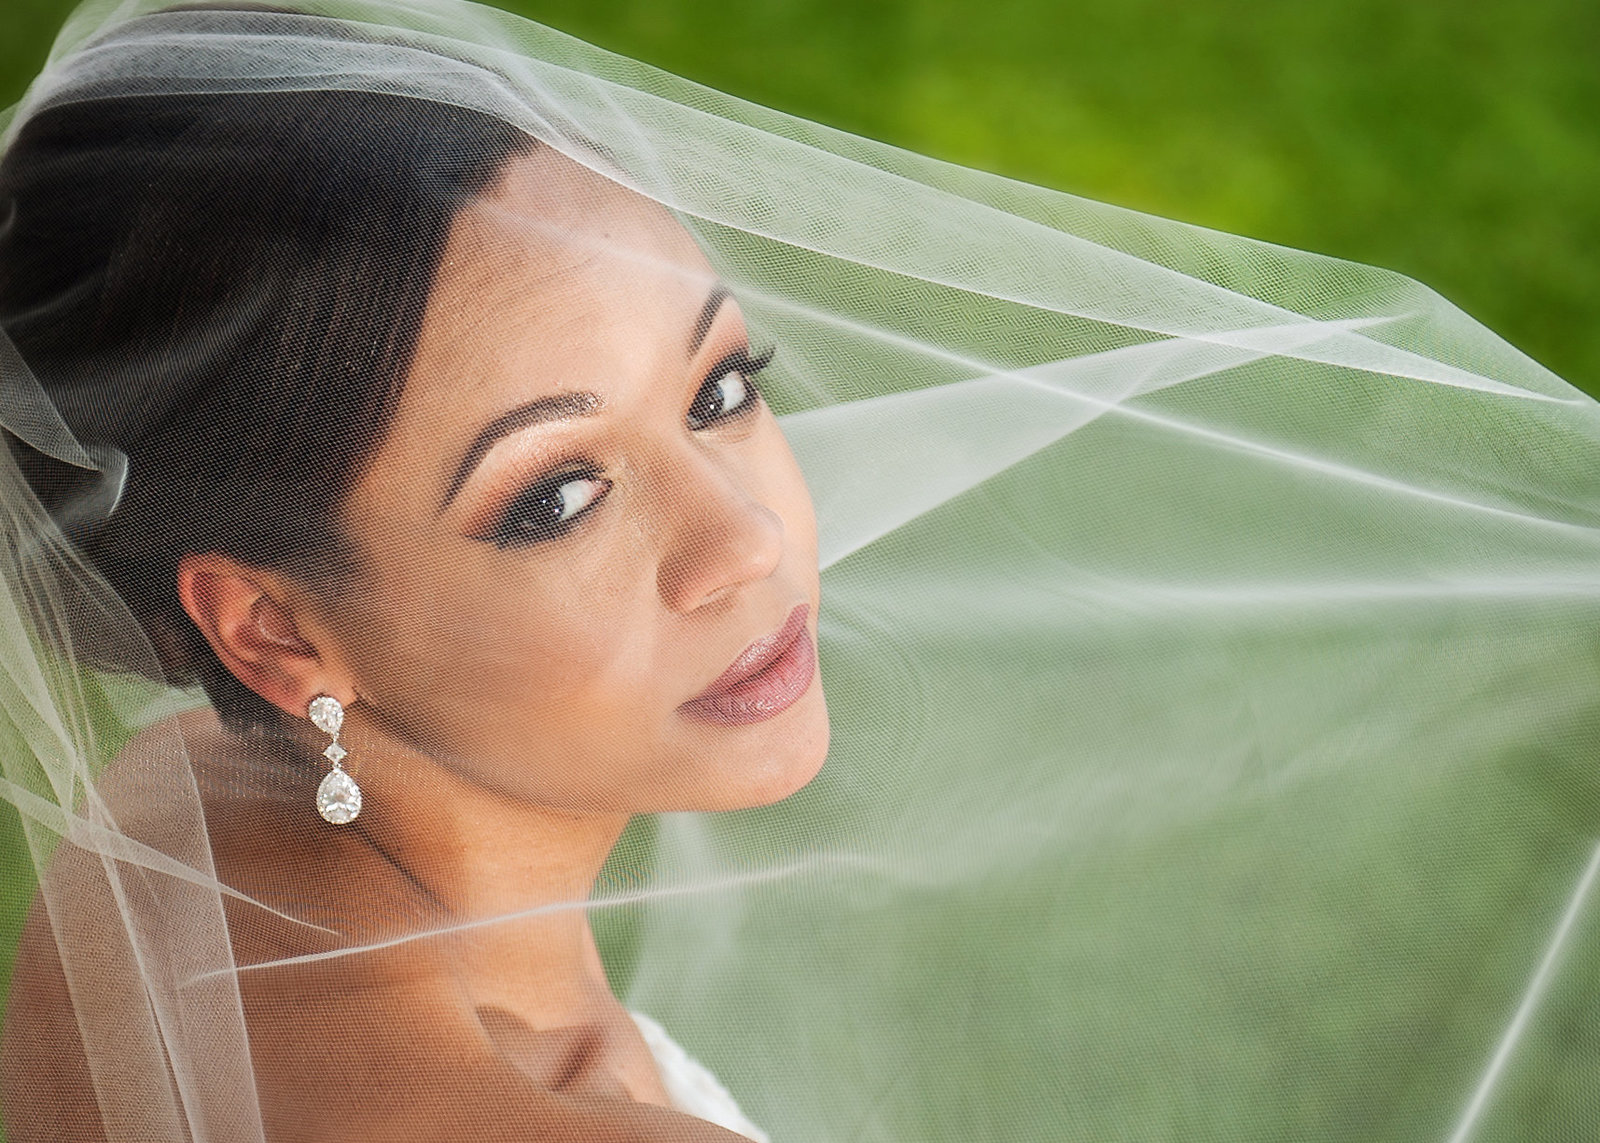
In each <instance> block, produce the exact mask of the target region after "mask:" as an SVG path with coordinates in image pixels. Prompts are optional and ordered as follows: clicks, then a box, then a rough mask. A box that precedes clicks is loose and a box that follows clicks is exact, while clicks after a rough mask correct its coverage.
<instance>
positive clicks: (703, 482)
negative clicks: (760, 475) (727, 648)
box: [656, 458, 784, 613]
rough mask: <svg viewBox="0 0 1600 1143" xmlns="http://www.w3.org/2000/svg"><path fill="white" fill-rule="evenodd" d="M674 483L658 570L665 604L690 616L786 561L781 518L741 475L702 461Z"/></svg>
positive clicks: (761, 578)
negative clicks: (671, 520)
mask: <svg viewBox="0 0 1600 1143" xmlns="http://www.w3.org/2000/svg"><path fill="white" fill-rule="evenodd" d="M686 468H687V469H688V470H685V469H680V470H679V473H678V475H679V476H681V477H682V480H681V481H680V482H675V484H676V487H675V488H674V494H675V500H676V503H675V505H674V508H673V513H672V514H673V516H674V517H675V522H674V524H675V526H674V527H673V528H672V530H671V532H670V534H669V535H668V536H667V537H666V547H665V550H664V551H663V552H662V555H661V562H660V564H659V565H658V568H657V571H656V585H657V589H658V590H659V591H660V593H661V599H662V601H663V602H664V603H665V604H666V605H667V607H668V608H669V609H670V610H672V611H676V612H680V613H687V612H690V611H693V610H695V609H696V608H698V607H703V606H704V605H705V604H707V603H711V602H714V601H715V600H717V599H719V598H721V597H722V596H724V595H727V594H728V593H730V592H732V591H733V590H735V589H737V588H738V587H740V586H742V585H744V584H747V583H755V582H758V581H760V580H763V579H765V578H767V577H768V576H769V575H771V574H772V573H773V572H774V571H775V570H777V567H778V562H779V560H780V559H781V558H782V557H783V541H784V528H783V518H782V517H781V516H779V515H778V514H777V513H776V512H774V511H773V510H772V509H771V508H769V507H767V506H766V505H765V504H763V503H761V501H760V500H759V498H757V497H755V496H753V495H752V494H751V491H750V490H749V489H748V488H746V487H745V486H744V485H743V484H742V483H741V482H740V481H739V479H738V476H737V474H735V473H730V472H727V471H724V470H722V469H720V468H719V467H718V466H716V465H715V464H714V463H713V462H710V461H709V460H707V459H704V458H701V459H700V460H699V463H692V464H691V465H689V466H686Z"/></svg>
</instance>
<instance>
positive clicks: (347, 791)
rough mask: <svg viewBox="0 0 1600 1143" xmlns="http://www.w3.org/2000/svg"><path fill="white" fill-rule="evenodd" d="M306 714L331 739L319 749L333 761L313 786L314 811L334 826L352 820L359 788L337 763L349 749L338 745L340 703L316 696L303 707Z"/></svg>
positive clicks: (356, 811)
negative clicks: (307, 705)
mask: <svg viewBox="0 0 1600 1143" xmlns="http://www.w3.org/2000/svg"><path fill="white" fill-rule="evenodd" d="M306 716H307V717H308V718H310V719H311V722H312V724H313V725H315V726H316V728H317V729H318V730H320V731H322V732H323V733H324V734H326V735H329V736H330V737H331V738H332V739H333V741H332V742H330V743H328V745H327V747H326V749H324V750H323V751H322V756H323V757H324V758H326V759H327V760H328V761H329V762H332V763H333V769H332V770H329V771H328V773H327V775H326V776H325V777H324V778H323V779H322V785H320V786H318V787H317V812H318V813H319V814H321V815H322V816H323V818H324V819H325V820H327V821H330V822H332V823H333V824H334V825H344V824H345V823H346V822H353V821H355V820H356V815H357V814H359V813H360V812H361V787H360V786H358V785H356V780H355V779H354V778H352V777H351V776H350V775H349V774H346V773H345V772H344V767H343V766H341V765H339V763H341V762H343V761H344V759H345V755H347V754H349V753H350V752H349V751H348V750H346V749H345V748H344V747H343V746H341V745H340V744H339V728H340V727H341V726H343V725H344V706H343V705H342V704H341V703H340V702H339V700H338V699H336V698H334V697H333V696H332V695H318V696H317V697H316V698H314V699H312V700H311V705H310V706H309V707H307V708H306Z"/></svg>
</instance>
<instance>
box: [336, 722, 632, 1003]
mask: <svg viewBox="0 0 1600 1143" xmlns="http://www.w3.org/2000/svg"><path fill="white" fill-rule="evenodd" d="M361 753H362V755H363V757H361V758H360V759H357V758H356V757H355V756H354V754H353V755H352V758H351V759H350V765H349V767H348V768H349V769H350V772H351V774H352V776H353V777H355V778H356V779H357V780H358V781H359V783H360V785H361V788H362V794H363V802H364V806H363V809H362V812H361V816H360V818H358V819H357V821H356V823H355V825H356V826H357V827H359V828H360V829H361V830H362V831H363V833H364V834H365V836H366V837H368V838H369V839H370V840H371V842H372V844H373V845H374V846H376V847H377V848H378V849H379V850H381V851H382V852H383V854H384V855H385V856H386V857H387V858H388V859H389V860H391V861H392V862H394V863H395V864H396V865H397V866H399V867H400V868H401V869H403V870H404V871H405V873H406V874H407V876H409V877H410V878H411V880H412V881H414V882H415V883H416V884H417V885H418V886H419V887H420V888H422V889H423V890H424V891H426V892H427V893H428V894H429V895H430V896H431V897H432V898H433V899H434V900H435V901H436V902H438V904H439V905H440V906H441V907H442V911H443V912H444V913H445V915H446V917H447V920H446V921H445V924H446V925H450V924H452V923H457V924H465V925H466V926H467V927H466V928H465V929H463V930H462V931H461V932H460V933H459V934H458V935H455V936H452V937H451V938H449V939H451V940H452V941H454V942H456V950H457V952H456V955H459V956H460V958H461V964H462V967H463V973H464V978H465V979H464V980H463V983H464V985H465V986H466V987H467V989H468V991H469V992H470V993H471V994H472V998H473V1000H474V1002H475V1003H477V1004H478V1005H480V1006H489V1005H493V1006H497V1007H501V1008H506V1009H508V1010H509V1011H511V1012H513V1013H516V1014H517V1015H519V1016H520V1017H522V1018H523V1019H524V1020H526V1021H527V1022H529V1023H530V1024H532V1025H533V1026H535V1027H540V1026H543V1027H559V1026H564V1025H568V1024H573V1023H577V1022H579V1021H581V1020H583V1019H584V1018H586V1016H587V1015H589V1014H592V1013H593V1011H594V1010H595V1008H596V1006H597V1005H604V1004H607V1003H614V1001H612V998H611V993H610V990H609V988H608V987H607V984H606V979H605V973H604V970H603V968H602V966H601V963H600V957H599V954H598V952H597V951H596V948H595V944H594V936H593V933H592V931H591V929H590V926H589V916H588V911H587V910H586V909H583V908H581V907H576V906H581V905H582V903H583V902H584V901H586V900H587V899H588V897H589V895H590V894H591V892H592V891H593V888H594V882H595V878H596V877H597V876H598V875H599V873H600V867H601V866H602V865H603V864H604V862H605V859H606V855H607V854H609V853H610V852H611V848H612V846H613V845H615V844H616V840H617V837H618V836H619V835H620V834H621V832H622V829H623V827H624V826H625V825H626V824H627V821H628V815H626V814H617V813H608V814H586V813H574V812H568V811H558V810H553V809H549V808H547V807H541V806H535V805H530V804H528V803H526V802H522V801H519V800H517V799H514V798H511V797H509V796H507V795H505V794H503V793H500V792H498V791H494V790H489V789H486V788H484V787H483V786H481V785H478V784H476V783H473V782H471V781H469V780H467V779H465V778H463V777H461V776H460V775H458V774H455V773H453V772H451V771H449V770H447V769H446V768H444V767H443V766H441V765H439V764H438V763H437V762H435V761H433V760H432V759H430V758H426V757H424V756H422V755H420V754H417V753H415V752H412V751H409V750H406V749H404V748H391V749H388V750H384V749H382V748H378V749H376V750H374V749H370V748H369V749H364V750H363V751H361ZM473 922H483V923H482V924H473Z"/></svg>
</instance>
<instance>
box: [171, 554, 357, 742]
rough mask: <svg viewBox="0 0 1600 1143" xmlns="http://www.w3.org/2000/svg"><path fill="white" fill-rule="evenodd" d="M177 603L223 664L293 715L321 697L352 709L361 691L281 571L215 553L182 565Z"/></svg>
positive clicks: (302, 712)
mask: <svg viewBox="0 0 1600 1143" xmlns="http://www.w3.org/2000/svg"><path fill="white" fill-rule="evenodd" d="M177 586H178V599H179V601H180V602H181V603H182V604H183V609H184V610H185V611H186V612H188V613H189V618H190V619H192V620H194V623H195V626H197V627H198V628H200V632H201V634H203V635H204V636H205V637H206V642H208V643H210V644H211V649H212V650H213V651H215V652H216V655H217V658H218V659H220V660H221V661H222V665H223V666H224V667H226V668H228V670H229V671H231V672H232V673H233V675H234V677H235V678H237V679H238V680H239V681H240V682H241V683H243V684H244V685H245V686H247V687H249V688H250V689H251V690H252V691H254V692H255V693H256V694H258V695H260V696H261V697H262V698H264V699H266V700H267V701H268V702H270V703H271V704H272V705H273V706H276V707H277V708H278V709H280V710H282V711H284V712H285V713H287V714H290V715H292V716H294V717H295V718H304V717H305V715H306V706H307V705H308V704H309V703H310V702H311V700H312V699H313V698H315V697H316V696H317V695H319V694H327V695H332V696H333V697H334V698H336V699H338V700H339V701H340V702H342V703H344V704H345V705H346V706H348V705H350V704H351V703H352V702H354V701H355V688H354V686H353V685H352V682H351V680H350V679H349V678H347V677H345V674H346V673H345V672H344V671H343V670H342V669H341V667H340V665H339V658H338V655H337V654H336V653H335V648H334V647H333V646H332V645H331V640H330V637H329V636H328V634H327V633H326V632H322V631H321V630H320V624H317V623H316V622H315V620H314V618H313V617H312V615H311V613H310V610H309V608H308V607H307V606H306V605H305V600H304V595H303V593H302V592H300V591H298V590H296V589H295V588H294V586H293V585H291V584H290V583H289V581H287V580H286V579H284V578H283V577H281V576H279V575H276V574H275V573H272V572H268V571H264V570H262V569H259V568H252V567H249V566H247V565H245V564H241V563H239V562H238V561H237V560H234V559H232V558H230V557H228V556H224V555H219V554H216V553H206V554H202V555H186V556H184V557H183V558H182V559H181V560H179V561H178V584H177Z"/></svg>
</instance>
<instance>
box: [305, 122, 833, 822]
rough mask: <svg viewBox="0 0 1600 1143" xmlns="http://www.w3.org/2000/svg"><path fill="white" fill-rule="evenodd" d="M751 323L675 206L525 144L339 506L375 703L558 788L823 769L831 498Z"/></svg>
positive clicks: (568, 794) (777, 783) (354, 649)
mask: <svg viewBox="0 0 1600 1143" xmlns="http://www.w3.org/2000/svg"><path fill="white" fill-rule="evenodd" d="M759 348H760V347H756V350H759ZM756 350H752V348H751V346H750V343H749V341H748V335H747V333H746V331H745V327H744V322H743V319H742V317H741V315H740V312H739V307H738V305H737V303H736V302H735V301H734V300H733V299H732V298H731V297H729V296H728V295H727V293H726V291H725V290H723V289H722V288H721V287H720V286H718V284H717V282H716V279H715V277H714V275H713V274H712V273H711V270H710V267H709V265H708V264H707V262H706V260H705V259H704V257H703V256H702V255H701V253H700V251H699V249H698V248H697V247H696V245H695V243H694V242H693V240H691V238H690V237H689V235H688V233H687V232H686V231H685V230H684V229H683V228H682V227H681V226H680V225H678V223H677V222H676V221H674V220H673V218H672V217H671V215H670V214H668V213H667V211H665V210H664V209H662V208H661V207H659V206H657V205H656V204H654V203H652V202H650V201H649V200H647V199H644V198H642V197H640V196H638V195H636V194H634V193H632V192H630V191H627V190H625V189H623V188H621V187H619V186H617V185H616V184H614V183H611V182H609V181H607V180H605V179H603V178H601V177H599V176H597V175H595V174H593V173H592V172H590V171H588V170H587V169H585V168H584V167H582V166H580V165H579V164H577V163H574V162H572V161H571V160H568V159H566V158H564V157H562V156H560V155H558V154H556V153H555V152H553V151H550V150H548V149H541V150H538V151H536V152H534V153H532V154H530V155H526V156H521V157H518V158H515V159H513V160H511V162H510V163H509V164H508V166H507V168H506V170H505V172H504V174H503V177H502V178H501V180H500V181H499V183H498V184H497V185H496V186H495V187H494V188H492V189H491V190H490V191H489V192H488V193H487V194H486V195H484V196H483V197H482V198H481V199H480V200H479V201H477V202H475V203H474V204H472V205H470V206H469V207H467V208H466V209H465V210H464V211H463V212H462V213H461V214H460V215H459V216H458V219H457V221H456V223H455V225H454V228H453V230H452V231H451V234H450V236H449V240H448V243H447V246H446V250H445V253H444V257H443V261H442V264H441V266H440V270H439V274H438V279H437V282H436V285H435V288H434V291H433V294H432V295H431V297H430V299H429V304H428V309H427V313H426V316H425V318H424V321H423V326H422V330H421V334H420V341H419V344H418V347H417V352H416V359H415V364H414V366H413V368H412V371H411V373H410V375H409V377H408V380H407V384H406V388H405V391H404V393H403V395H402V397H401V400H400V405H399V408H398V411H397V414H396V418H395V421H394V424H393V428H392V430H391V431H390V433H389V434H388V436H387V438H386V439H385V441H384V443H383V445H382V446H381V448H380V449H379V451H378V453H377V454H376V456H375V457H374V459H373V462H372V464H371V466H370V468H369V470H368V471H367V472H366V473H365V474H364V475H363V477H362V478H361V480H360V482H359V483H358V485H357V486H356V487H355V489H354V490H353V493H352V496H351V498H350V500H349V501H348V504H347V508H346V512H345V514H344V517H343V520H342V524H343V526H344V528H345V530H346V532H347V533H348V534H349V535H350V536H351V537H352V538H353V541H354V544H355V546H356V549H357V555H358V561H359V567H360V570H359V572H358V573H357V577H356V579H357V585H358V588H357V594H356V603H355V605H354V606H345V607H343V608H341V609H340V610H339V611H338V613H336V614H335V615H333V616H331V617H330V619H331V622H333V624H334V625H335V626H336V628H337V629H338V631H339V636H340V639H341V643H342V644H343V646H344V648H345V650H346V653H347V659H348V664H349V668H350V670H351V671H352V672H353V674H354V679H353V682H354V686H355V690H356V692H357V694H358V696H359V703H358V705H357V707H356V708H353V709H352V711H351V716H352V730H354V729H355V728H356V726H357V725H359V723H357V721H356V720H357V718H358V717H359V718H362V719H365V720H366V721H367V723H368V725H370V726H371V727H372V728H373V729H374V730H376V731H378V732H380V733H384V734H386V735H392V736H393V737H395V738H397V739H398V740H400V741H401V742H403V743H405V744H407V745H409V746H411V747H413V748H415V749H419V750H422V751H424V752H426V753H428V754H429V755H431V756H433V757H434V758H436V759H437V760H438V761H440V762H441V763H442V764H443V765H445V766H447V767H449V768H450V769H452V770H455V771H457V772H458V773H460V774H462V775H463V776H465V777H467V778H469V779H471V780H473V781H475V782H478V783H480V784H482V785H485V786H488V787H491V788H495V789H498V790H501V791H504V792H506V793H509V794H512V795H515V796H518V797H525V798H528V799H530V800H533V801H535V802H537V803H540V804H543V805H549V806H553V807H557V808H563V809H572V810H605V811H627V812H648V811H662V810H678V809H730V808H735V807H739V806H749V805H758V804H763V803H766V802H770V801H773V800H776V799H778V798H781V797H783V796H785V795H787V794H789V793H791V792H793V791H794V790H796V789H798V788H799V787H800V786H802V785H804V784H805V783H806V782H807V781H808V780H809V779H810V778H811V777H812V775H813V774H815V772H816V771H817V769H818V768H819V767H820V766H821V764H822V760H823V757H824V755H825V754H826V752H827V741H828V723H827V709H826V706H825V705H824V700H823V696H822V686H821V682H820V680H819V678H818V677H817V668H816V656H815V652H814V647H815V638H816V622H817V607H818V602H819V599H818V593H819V584H818V574H817V541H816V521H815V517H814V515H813V513H812V508H811V501H810V497H809V495H808V493H807V491H806V487H805V483H804V480H803V479H802V477H801V474H800V470H799V468H798V467H797V465H796V464H795V461H794V457H793V456H792V454H791V453H790V452H789V448H788V445H787V444H786V443H785V441H784V438H783V434H782V433H781V432H780V431H779V428H778V424H777V421H776V420H775V418H774V417H773V415H772V413H771V411H770V410H768V408H767V407H766V405H765V403H764V402H763V401H762V400H761V399H760V398H759V396H758V395H757V393H756V385H757V384H758V380H757V377H756V373H757V372H758V370H759V367H760V364H761V360H760V356H759V353H758V352H757V351H756Z"/></svg>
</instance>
